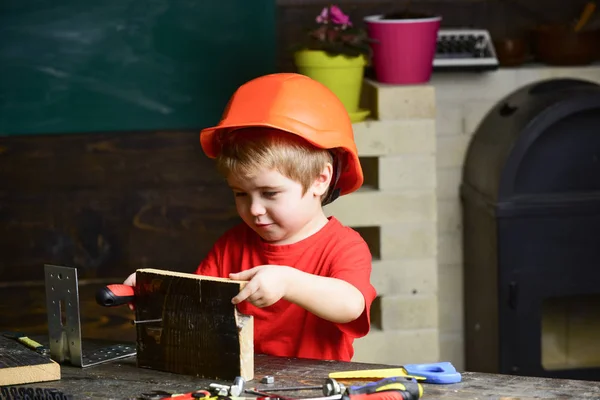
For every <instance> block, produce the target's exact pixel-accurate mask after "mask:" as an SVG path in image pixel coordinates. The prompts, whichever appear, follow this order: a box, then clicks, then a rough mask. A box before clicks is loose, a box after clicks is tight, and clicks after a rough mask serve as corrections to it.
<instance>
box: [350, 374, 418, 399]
mask: <svg viewBox="0 0 600 400" xmlns="http://www.w3.org/2000/svg"><path fill="white" fill-rule="evenodd" d="M389 390H399V391H401V392H407V393H409V394H410V398H412V399H415V400H416V399H419V398H420V397H421V396H422V395H423V386H421V384H420V383H419V382H417V380H416V379H415V378H413V377H408V376H393V377H390V378H384V379H381V380H379V381H376V382H370V383H367V384H366V385H356V386H350V387H348V389H347V390H346V392H347V393H349V394H356V395H359V394H374V393H379V392H386V391H389Z"/></svg>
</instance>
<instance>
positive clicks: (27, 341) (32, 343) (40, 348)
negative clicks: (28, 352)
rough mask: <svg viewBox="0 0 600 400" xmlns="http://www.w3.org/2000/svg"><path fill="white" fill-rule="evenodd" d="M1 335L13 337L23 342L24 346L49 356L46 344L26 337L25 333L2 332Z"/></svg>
mask: <svg viewBox="0 0 600 400" xmlns="http://www.w3.org/2000/svg"><path fill="white" fill-rule="evenodd" d="M2 336H4V337H7V338H9V339H15V340H17V341H19V342H20V343H23V344H24V345H25V346H27V347H29V348H30V349H33V350H35V351H36V352H37V353H39V354H41V355H43V356H49V355H50V349H49V348H47V347H46V346H44V345H42V344H40V343H38V342H36V341H35V340H33V339H30V338H28V337H27V335H25V334H24V333H21V332H2Z"/></svg>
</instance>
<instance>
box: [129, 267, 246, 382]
mask: <svg viewBox="0 0 600 400" xmlns="http://www.w3.org/2000/svg"><path fill="white" fill-rule="evenodd" d="M150 271H154V270H138V271H137V272H136V295H135V296H136V297H135V299H136V300H135V304H136V320H137V321H154V320H160V321H157V322H146V323H138V324H137V325H136V326H137V348H138V352H137V362H138V366H139V367H142V368H152V369H157V370H162V371H167V372H174V373H179V374H185V375H194V376H198V377H201V378H209V379H224V380H233V379H235V377H237V376H243V375H244V371H243V369H244V368H243V366H242V364H243V358H244V354H242V353H243V349H242V340H241V336H242V330H241V329H238V326H237V323H236V318H235V306H234V305H233V304H232V303H231V299H232V298H233V297H235V295H236V294H237V293H238V292H239V291H240V288H241V287H242V285H243V282H238V281H230V280H212V279H211V278H208V279H204V278H203V277H200V276H199V275H194V274H183V273H175V272H170V271H162V272H161V273H160V274H159V273H154V272H150ZM169 274H174V275H169ZM250 334H253V332H252V331H251V332H250ZM246 338H247V339H248V340H250V343H252V335H250V336H246ZM246 356H247V357H250V358H252V360H253V353H252V354H246ZM252 368H253V362H252ZM251 372H253V371H251Z"/></svg>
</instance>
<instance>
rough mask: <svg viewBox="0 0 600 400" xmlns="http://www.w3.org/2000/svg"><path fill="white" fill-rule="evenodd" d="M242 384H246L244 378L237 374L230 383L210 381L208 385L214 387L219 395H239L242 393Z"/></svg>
mask: <svg viewBox="0 0 600 400" xmlns="http://www.w3.org/2000/svg"><path fill="white" fill-rule="evenodd" d="M244 385H246V380H245V379H244V378H242V377H241V376H237V377H236V378H235V379H234V380H233V384H232V385H221V384H219V383H211V384H210V385H208V386H209V387H210V388H212V389H216V390H217V391H218V392H217V394H218V395H219V396H233V397H239V396H240V395H241V394H242V393H244Z"/></svg>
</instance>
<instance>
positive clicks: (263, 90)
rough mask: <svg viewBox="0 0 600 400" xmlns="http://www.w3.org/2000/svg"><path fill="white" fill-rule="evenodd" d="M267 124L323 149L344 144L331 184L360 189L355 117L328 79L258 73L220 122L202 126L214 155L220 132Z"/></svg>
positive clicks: (205, 144)
mask: <svg viewBox="0 0 600 400" xmlns="http://www.w3.org/2000/svg"><path fill="white" fill-rule="evenodd" d="M249 127H267V128H275V129H278V130H281V131H285V132H289V133H292V134H294V135H298V136H300V137H302V138H304V139H305V140H307V141H308V142H310V143H312V144H313V145H314V146H316V147H319V148H322V149H338V150H340V149H341V150H343V152H342V153H345V154H346V156H345V157H340V154H337V158H338V160H337V161H336V162H339V163H338V165H339V166H340V167H341V168H340V169H339V170H338V171H336V173H337V175H339V179H338V180H337V183H335V184H334V187H333V188H332V189H334V190H338V191H339V194H340V195H344V194H348V193H351V192H353V191H355V190H356V189H358V188H359V187H360V186H361V185H362V183H363V179H364V178H363V172H362V169H361V166H360V162H359V159H358V151H357V149H356V143H355V142H354V133H353V131H352V122H351V121H350V117H349V116H348V112H347V111H346V109H345V108H344V105H343V104H342V102H341V101H340V100H339V99H338V98H337V96H336V95H335V94H334V93H333V92H332V91H330V90H329V89H328V88H327V87H326V86H325V85H323V84H321V83H319V82H317V81H315V80H313V79H311V78H309V77H307V76H305V75H300V74H294V73H276V74H270V75H265V76H261V77H259V78H255V79H253V80H251V81H249V82H246V83H245V84H243V85H242V86H240V87H239V88H238V89H237V90H236V92H235V93H234V94H233V96H232V97H231V99H230V100H229V103H228V104H227V107H226V108H225V111H224V113H223V116H222V118H221V121H220V122H219V124H218V125H217V126H214V127H211V128H206V129H203V130H202V132H200V143H201V144H202V149H203V150H204V153H206V155H207V156H208V157H210V158H215V157H216V156H217V155H218V154H219V152H220V150H221V149H220V141H219V137H220V136H221V135H224V134H227V133H229V132H232V131H234V130H236V129H240V128H249Z"/></svg>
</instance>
